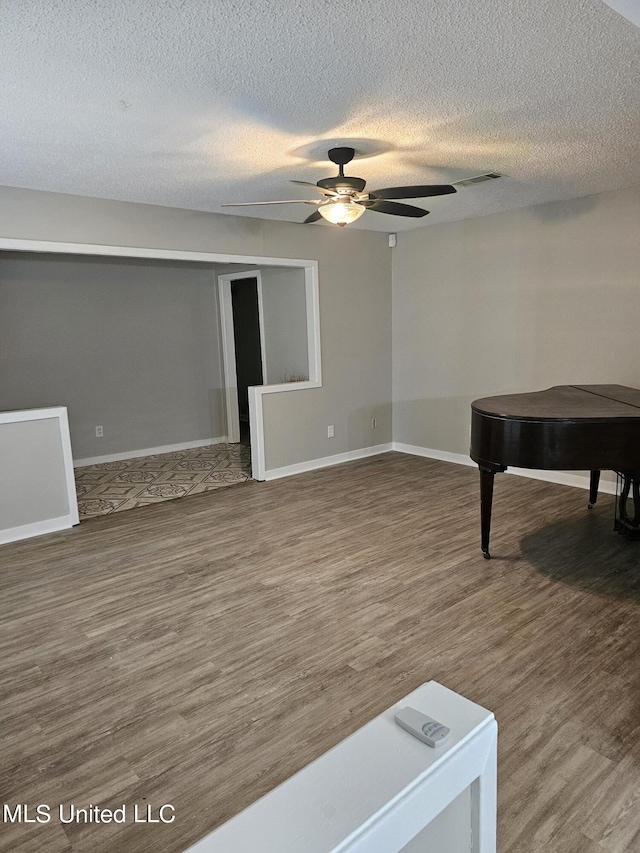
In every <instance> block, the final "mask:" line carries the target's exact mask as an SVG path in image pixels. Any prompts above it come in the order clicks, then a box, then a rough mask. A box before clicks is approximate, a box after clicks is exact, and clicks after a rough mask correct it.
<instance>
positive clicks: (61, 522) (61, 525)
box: [0, 502, 79, 545]
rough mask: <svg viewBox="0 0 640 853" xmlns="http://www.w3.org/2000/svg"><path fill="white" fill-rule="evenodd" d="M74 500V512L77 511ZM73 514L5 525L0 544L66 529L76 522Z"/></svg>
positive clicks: (0, 532) (0, 536) (0, 531)
mask: <svg viewBox="0 0 640 853" xmlns="http://www.w3.org/2000/svg"><path fill="white" fill-rule="evenodd" d="M77 508H78V505H77V502H76V513H77ZM74 517H75V516H74V515H72V514H69V515H61V516H60V517H59V518H47V519H46V520H45V521H33V522H31V524H21V525H20V526H19V527H7V528H5V530H0V545H6V544H7V543H8V542H17V541H18V540H19V539H30V538H31V537H32V536H43V535H44V534H45V533H56V532H57V531H58V530H68V529H69V528H70V527H73V526H74V525H76V524H78V523H79V521H78V520H77V519H76V520H75V521H74Z"/></svg>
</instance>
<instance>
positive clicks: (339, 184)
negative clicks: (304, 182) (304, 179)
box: [317, 175, 367, 195]
mask: <svg viewBox="0 0 640 853" xmlns="http://www.w3.org/2000/svg"><path fill="white" fill-rule="evenodd" d="M366 183H367V182H366V181H365V180H364V179H363V178H349V177H347V176H345V175H338V176H337V177H335V178H321V179H320V180H319V181H318V182H317V186H319V187H324V189H325V190H335V191H336V192H337V193H344V194H345V195H348V194H350V193H361V192H362V190H363V189H364V188H365V186H366Z"/></svg>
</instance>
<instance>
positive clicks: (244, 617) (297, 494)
mask: <svg viewBox="0 0 640 853" xmlns="http://www.w3.org/2000/svg"><path fill="white" fill-rule="evenodd" d="M586 497H587V496H586V492H583V491H582V490H578V489H571V488H567V487H562V486H555V485H550V484H547V483H543V482H539V481H534V480H526V479H522V478H519V477H513V476H509V475H500V476H499V477H497V478H496V494H495V502H494V527H493V533H492V547H491V551H492V554H493V557H494V558H493V559H492V560H491V561H485V560H483V559H482V556H481V553H480V549H479V507H478V477H477V472H476V471H474V470H473V469H471V468H464V467H460V466H455V465H451V464H447V463H443V462H436V461H431V460H427V459H420V458H414V457H409V456H405V455H401V454H385V455H384V456H380V457H375V458H373V459H369V460H363V461H360V462H354V463H350V464H348V465H342V466H338V467H335V468H331V469H324V470H321V471H317V472H312V473H308V474H302V475H300V476H297V477H292V478H288V479H283V480H279V481H274V482H271V483H262V484H259V483H254V482H250V483H247V484H241V485H238V486H235V487H233V488H230V489H224V490H221V491H218V492H214V493H205V494H201V495H197V496H194V497H187V498H184V499H182V500H178V501H169V502H166V503H161V504H158V505H155V506H149V507H144V508H141V509H136V510H132V511H130V512H126V513H118V514H116V515H112V516H107V517H102V518H95V519H91V520H89V521H86V522H83V523H82V524H81V525H80V526H79V527H77V528H75V529H73V530H71V531H65V532H63V533H57V534H52V535H48V536H43V537H40V538H37V539H32V540H29V541H25V542H20V543H14V544H11V545H6V546H3V547H2V548H0V582H1V586H2V598H1V604H0V608H1V620H0V650H1V656H0V719H1V731H0V762H1V765H2V766H1V771H2V772H1V780H0V787H1V790H2V802H3V803H10V804H15V803H28V804H31V805H32V806H34V805H35V804H39V803H47V804H51V805H54V806H56V808H57V804H59V803H64V804H69V803H74V804H75V805H76V806H78V807H86V806H87V805H88V804H89V803H91V804H94V805H95V804H99V805H101V806H102V807H114V806H120V805H122V804H123V803H126V804H128V806H129V808H131V807H132V804H133V803H139V804H142V805H145V804H147V803H149V804H151V805H152V806H153V807H156V806H159V805H161V804H163V803H171V804H172V805H174V806H175V809H176V820H175V822H174V823H173V824H171V825H168V826H154V825H141V824H138V825H135V824H132V823H129V822H128V823H127V824H124V825H116V824H84V825H83V824H80V825H76V824H70V825H68V826H62V825H60V824H59V823H58V822H57V820H56V819H53V820H52V821H51V823H50V824H46V825H39V824H32V825H24V824H23V825H12V824H6V823H5V824H4V825H0V826H1V831H0V851H2V853H4V851H12V853H27V852H28V851H47V853H48V851H51V853H63V851H74V853H84V852H85V851H91V853H107V851H108V853H112V851H117V853H142V851H149V853H150V852H151V851H154V853H155V851H158V850H162V851H163V853H174V851H181V850H183V849H184V848H185V847H187V846H188V845H189V844H190V843H193V842H194V841H196V840H197V839H198V838H200V837H201V836H203V835H204V834H205V833H206V832H208V831H210V830H211V829H213V828H214V827H215V826H216V825H218V824H219V823H221V822H222V821H224V820H226V819H227V818H229V817H231V816H232V815H233V814H234V813H236V812H237V811H239V810H240V809H242V808H243V807H245V806H247V805H248V804H249V803H251V802H252V801H253V800H255V799H256V798H257V797H259V796H261V795H262V794H264V793H266V792H267V791H268V790H270V789H271V788H273V787H274V786H275V785H276V784H278V783H280V782H281V781H283V780H284V779H285V778H287V777H288V776H289V775H291V774H292V773H293V772H295V771H297V770H298V769H300V768H301V767H302V766H304V765H305V764H307V763H308V762H309V761H311V760H312V759H314V758H316V757H317V756H318V755H320V754H321V753H323V752H324V751H326V750H327V749H328V748H329V747H331V746H333V745H334V744H336V743H337V742H339V741H340V740H342V739H343V738H344V737H345V736H346V735H348V734H349V733H351V732H352V731H354V730H355V729H357V728H359V727H360V726H362V725H363V724H364V723H365V722H367V721H368V720H370V719H371V718H372V717H374V716H376V715H377V714H379V713H380V712H381V711H383V710H384V709H385V708H387V707H389V706H390V705H391V704H393V703H394V702H396V701H397V700H398V699H400V698H401V697H402V696H404V695H405V694H406V693H408V692H409V691H411V690H413V689H414V688H415V687H417V686H418V685H420V684H422V683H423V682H425V681H429V680H430V679H435V680H437V681H440V682H441V683H443V684H445V685H447V686H448V687H450V688H452V689H453V690H456V691H458V692H460V693H461V694H463V695H464V696H467V697H468V698H470V699H472V700H474V701H476V702H478V703H480V704H482V705H484V706H486V707H487V708H490V709H491V710H493V711H494V713H495V714H496V717H497V719H498V723H499V850H500V851H501V853H527V852H528V851H545V853H560V851H561V853H603V851H604V852H605V853H606V851H609V853H622V851H639V850H640V709H639V703H640V670H639V668H638V658H639V653H640V620H639V616H640V543H630V542H628V541H626V540H624V539H622V538H620V537H619V536H616V535H615V534H613V533H612V532H611V528H612V521H613V498H611V497H609V496H602V497H601V498H600V502H599V504H598V505H597V507H596V508H595V510H594V511H593V512H588V511H587V509H586V503H587V499H586ZM259 849H260V844H259V839H256V847H255V850H256V851H259ZM248 853H249V851H248ZM301 853H302V851H301ZM438 853H446V851H439V852H438Z"/></svg>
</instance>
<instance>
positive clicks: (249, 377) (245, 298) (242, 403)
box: [231, 276, 265, 444]
mask: <svg viewBox="0 0 640 853" xmlns="http://www.w3.org/2000/svg"><path fill="white" fill-rule="evenodd" d="M260 290H261V288H259V287H258V278H257V276H251V277H249V278H238V279H234V280H233V281H231V313H232V318H233V332H234V334H233V337H234V355H235V361H236V387H237V389H238V420H239V422H240V441H241V442H242V443H246V444H249V443H250V434H249V387H250V386H251V385H264V384H265V376H264V374H265V365H264V355H263V353H264V327H263V323H262V311H261V310H260V309H261V305H260V303H261V302H262V299H261V293H260Z"/></svg>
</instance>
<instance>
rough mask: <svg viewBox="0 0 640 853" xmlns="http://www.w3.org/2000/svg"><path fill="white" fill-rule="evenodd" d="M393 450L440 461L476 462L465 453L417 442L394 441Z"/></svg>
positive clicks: (470, 463) (472, 463)
mask: <svg viewBox="0 0 640 853" xmlns="http://www.w3.org/2000/svg"><path fill="white" fill-rule="evenodd" d="M392 449H393V450H397V451H398V453H409V454H410V455H411V456H425V457H426V458H427V459H439V460H440V462H453V463H455V464H456V465H472V466H475V464H476V463H475V462H474V461H473V460H472V459H471V457H470V456H465V455H464V454H463V453H450V452H449V451H448V450H432V449H431V448H430V447H420V446H418V445H417V444H402V443H401V442H398V441H394V442H393V448H392Z"/></svg>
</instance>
